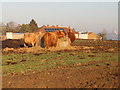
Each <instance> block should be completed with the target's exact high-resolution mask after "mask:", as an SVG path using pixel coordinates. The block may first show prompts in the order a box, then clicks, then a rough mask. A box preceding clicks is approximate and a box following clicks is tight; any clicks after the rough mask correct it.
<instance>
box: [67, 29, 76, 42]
mask: <svg viewBox="0 0 120 90" xmlns="http://www.w3.org/2000/svg"><path fill="white" fill-rule="evenodd" d="M68 37H69V38H70V41H71V43H73V42H74V41H75V39H76V37H75V34H74V33H73V32H72V30H71V29H70V30H69V32H68Z"/></svg>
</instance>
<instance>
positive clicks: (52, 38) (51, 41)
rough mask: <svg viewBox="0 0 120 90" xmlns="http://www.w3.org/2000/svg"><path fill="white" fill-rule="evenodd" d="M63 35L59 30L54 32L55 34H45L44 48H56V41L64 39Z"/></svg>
mask: <svg viewBox="0 0 120 90" xmlns="http://www.w3.org/2000/svg"><path fill="white" fill-rule="evenodd" d="M64 36H65V33H64V32H62V31H60V30H56V31H55V32H46V33H45V35H44V36H43V37H44V47H45V48H49V47H51V46H54V47H56V46H57V41H58V38H61V37H64Z"/></svg>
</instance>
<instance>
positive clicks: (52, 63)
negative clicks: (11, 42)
mask: <svg viewBox="0 0 120 90" xmlns="http://www.w3.org/2000/svg"><path fill="white" fill-rule="evenodd" d="M86 42H87V41H80V40H79V41H77V43H86ZM75 43H76V42H75ZM92 43H93V42H92ZM100 44H101V43H100ZM97 46H98V45H97ZM114 48H115V47H114ZM101 60H104V61H105V62H103V63H106V62H111V61H118V52H115V53H111V52H104V53H103V52H89V53H86V52H83V51H80V50H78V51H70V50H68V51H60V52H46V53H37V54H33V53H24V54H21V53H19V54H17V53H16V54H15V53H11V54H8V55H3V56H2V67H3V75H5V74H9V73H12V72H24V71H29V70H44V69H46V68H47V69H49V68H54V67H58V66H62V65H71V64H77V63H87V62H90V61H101Z"/></svg>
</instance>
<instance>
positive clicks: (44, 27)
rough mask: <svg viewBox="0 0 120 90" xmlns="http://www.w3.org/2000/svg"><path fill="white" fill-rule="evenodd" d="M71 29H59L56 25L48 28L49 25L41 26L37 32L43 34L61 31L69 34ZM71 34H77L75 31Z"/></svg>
mask: <svg viewBox="0 0 120 90" xmlns="http://www.w3.org/2000/svg"><path fill="white" fill-rule="evenodd" d="M70 29H71V28H70V27H59V26H58V25H56V26H54V25H52V26H50V25H47V26H45V25H43V26H42V27H41V28H40V29H39V30H37V31H40V32H42V33H45V32H54V31H56V30H62V31H63V32H66V33H67V32H69V30H70ZM72 32H73V33H77V32H76V31H74V30H72Z"/></svg>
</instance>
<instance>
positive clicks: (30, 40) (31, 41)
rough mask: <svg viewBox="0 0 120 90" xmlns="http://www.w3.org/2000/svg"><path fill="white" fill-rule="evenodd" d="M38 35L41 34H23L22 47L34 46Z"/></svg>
mask: <svg viewBox="0 0 120 90" xmlns="http://www.w3.org/2000/svg"><path fill="white" fill-rule="evenodd" d="M40 35H41V32H35V33H25V34H24V38H23V41H24V46H26V45H32V46H35V44H36V41H37V39H38V37H39V36H40Z"/></svg>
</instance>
